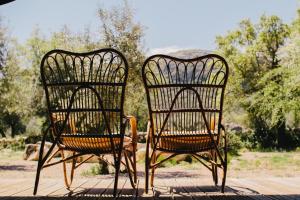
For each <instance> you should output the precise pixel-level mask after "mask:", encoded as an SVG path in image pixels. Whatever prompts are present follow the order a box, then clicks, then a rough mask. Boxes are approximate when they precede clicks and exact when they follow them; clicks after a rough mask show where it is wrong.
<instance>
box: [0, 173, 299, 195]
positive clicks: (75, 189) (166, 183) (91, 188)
mask: <svg viewBox="0 0 300 200" xmlns="http://www.w3.org/2000/svg"><path fill="white" fill-rule="evenodd" d="M299 180H300V177H299V178H297V177H294V178H279V177H267V178H260V179H259V178H256V179H254V178H253V179H250V178H228V181H227V186H226V188H225V193H224V194H223V193H221V192H220V186H217V187H216V186H214V184H213V181H212V179H211V177H182V176H179V177H176V176H175V177H163V176H161V177H159V176H158V178H156V179H155V180H154V187H153V188H151V187H150V190H149V193H148V194H145V193H144V183H145V180H144V178H140V179H139V180H138V184H137V187H136V188H135V189H133V188H132V187H131V184H130V181H129V179H128V177H126V176H124V175H121V176H120V178H119V184H118V194H117V198H114V197H113V185H114V176H113V175H103V176H96V177H90V178H89V177H86V178H83V179H76V178H75V179H74V181H73V185H72V187H71V188H70V189H66V188H65V186H64V181H63V178H62V179H41V181H40V184H39V188H38V193H37V194H38V195H37V196H33V195H32V192H33V184H34V179H7V180H5V179H1V180H0V199H1V200H2V199H6V200H12V199H19V200H33V199H42V200H44V199H61V198H67V199H77V200H85V199H88V200H90V199H118V200H131V199H147V200H155V199H163V200H171V199H172V200H173V199H174V200H229V199H232V200H235V199H239V200H281V199H282V200H291V199H295V200H300V189H299V188H300V186H299V184H298V183H299Z"/></svg>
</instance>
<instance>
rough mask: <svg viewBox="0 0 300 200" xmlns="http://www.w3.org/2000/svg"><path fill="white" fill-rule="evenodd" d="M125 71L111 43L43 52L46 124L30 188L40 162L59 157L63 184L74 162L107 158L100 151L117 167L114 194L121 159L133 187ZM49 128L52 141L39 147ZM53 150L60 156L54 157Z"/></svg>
mask: <svg viewBox="0 0 300 200" xmlns="http://www.w3.org/2000/svg"><path fill="white" fill-rule="evenodd" d="M127 74H128V64H127V61H126V59H125V57H124V56H123V55H122V54H121V53H120V52H118V51H116V50H114V49H100V50H97V51H93V52H88V53H73V52H67V51H63V50H53V51H50V52H49V53H47V54H46V55H45V56H44V58H43V59H42V62H41V77H42V83H43V86H44V89H45V93H46V100H47V106H48V113H49V120H50V124H51V125H50V126H49V128H48V129H47V130H46V132H45V133H44V135H43V139H42V143H41V148H40V152H39V161H38V166H37V173H36V180H35V187H34V194H36V192H37V187H38V183H39V176H40V171H41V170H42V169H43V168H45V167H49V166H52V165H55V164H58V163H62V164H63V172H64V178H65V185H66V187H68V188H69V187H70V185H71V183H72V180H73V174H74V170H75V169H76V168H77V167H79V166H80V165H81V164H83V163H84V162H86V161H87V160H88V159H90V158H92V157H93V156H98V157H99V159H103V160H105V161H106V162H108V160H107V159H105V158H104V157H103V155H105V154H112V155H113V160H114V161H113V163H110V164H113V166H114V167H115V170H116V171H115V183H114V196H115V195H116V192H117V185H118V175H119V170H120V165H121V163H123V164H124V165H125V166H126V169H127V172H128V174H129V178H130V182H131V184H132V186H133V187H135V183H136V179H137V177H136V157H135V151H136V142H137V139H136V138H137V132H136V120H135V118H134V117H132V116H129V117H125V116H124V113H123V105H124V94H125V86H126V81H127ZM127 124H130V126H131V137H129V136H126V135H125V132H126V130H127V129H126V127H127ZM48 134H49V136H50V137H51V138H52V139H53V144H52V146H51V147H50V149H49V150H48V151H47V152H45V153H44V152H43V151H44V145H45V140H46V138H47V137H48V138H49V136H48ZM55 147H58V150H57V151H54V148H55ZM66 151H68V152H69V153H68V156H67V155H66V153H67V152H66ZM58 152H60V153H61V155H62V156H61V159H60V160H57V159H56V160H55V161H53V160H54V159H53V157H54V155H56V154H57V153H58ZM70 152H71V153H70ZM82 155H89V156H87V158H86V159H85V160H83V161H81V162H79V161H78V159H77V158H78V157H79V156H82ZM122 157H124V159H123V160H122ZM70 161H71V162H70ZM67 166H69V167H67ZM67 168H70V170H69V172H67Z"/></svg>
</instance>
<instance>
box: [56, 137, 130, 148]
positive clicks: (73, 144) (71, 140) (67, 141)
mask: <svg viewBox="0 0 300 200" xmlns="http://www.w3.org/2000/svg"><path fill="white" fill-rule="evenodd" d="M113 142H114V145H115V148H116V149H117V148H119V145H120V142H121V138H119V137H115V138H113ZM61 143H62V144H63V145H64V147H65V148H66V149H69V150H73V151H94V152H111V151H112V148H111V142H110V137H109V136H106V137H82V136H80V137H78V136H77V137H76V136H74V137H70V136H68V137H64V136H63V135H62V136H61ZM132 145H133V144H132V139H131V138H130V137H128V136H124V142H123V149H124V150H127V151H133V146H132Z"/></svg>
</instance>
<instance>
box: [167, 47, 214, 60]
mask: <svg viewBox="0 0 300 200" xmlns="http://www.w3.org/2000/svg"><path fill="white" fill-rule="evenodd" d="M210 53H213V52H212V51H208V50H201V49H187V50H180V51H176V52H171V53H168V55H170V56H174V57H178V58H196V57H199V56H203V55H206V54H210Z"/></svg>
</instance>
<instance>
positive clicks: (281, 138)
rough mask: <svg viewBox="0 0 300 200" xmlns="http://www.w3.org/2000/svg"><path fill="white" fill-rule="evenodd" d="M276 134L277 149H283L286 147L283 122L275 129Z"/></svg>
mask: <svg viewBox="0 0 300 200" xmlns="http://www.w3.org/2000/svg"><path fill="white" fill-rule="evenodd" d="M277 133H278V148H280V149H285V148H287V147H288V141H287V138H286V133H285V121H284V122H281V123H280V124H279V126H278V128H277Z"/></svg>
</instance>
